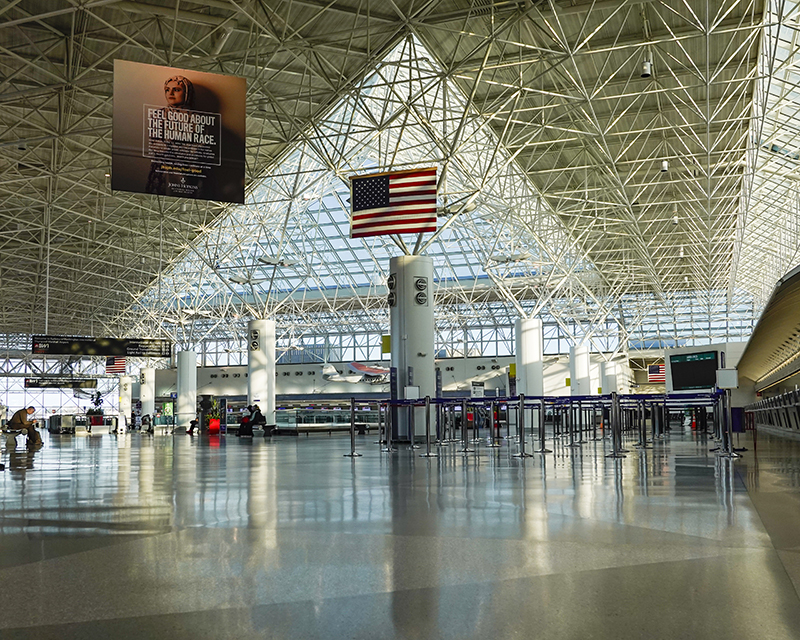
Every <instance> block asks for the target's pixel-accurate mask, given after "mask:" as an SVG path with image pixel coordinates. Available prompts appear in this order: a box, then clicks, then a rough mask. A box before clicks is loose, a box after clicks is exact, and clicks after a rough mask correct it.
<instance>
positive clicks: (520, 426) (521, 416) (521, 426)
mask: <svg viewBox="0 0 800 640" xmlns="http://www.w3.org/2000/svg"><path fill="white" fill-rule="evenodd" d="M508 409H509V410H511V407H510V406H509V407H508ZM517 416H518V418H517V431H518V432H519V453H515V454H514V457H515V458H532V457H533V454H531V453H526V452H525V395H524V394H522V393H520V394H519V409H518V410H517Z"/></svg>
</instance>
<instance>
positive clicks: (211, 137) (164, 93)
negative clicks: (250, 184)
mask: <svg viewBox="0 0 800 640" xmlns="http://www.w3.org/2000/svg"><path fill="white" fill-rule="evenodd" d="M246 89H247V86H246V81H245V79H244V78H238V77H235V76H225V75H220V74H217V73H205V72H202V71H190V70H187V69H178V68H174V67H161V66H157V65H152V64H141V63H138V62H129V61H126V60H115V61H114V119H113V123H114V124H113V141H112V151H111V188H112V189H115V190H119V191H133V192H135V193H152V194H158V195H165V196H177V197H183V198H192V199H196V200H216V201H219V202H233V203H239V204H242V203H244V170H245V161H244V146H245V135H246V134H245V93H246Z"/></svg>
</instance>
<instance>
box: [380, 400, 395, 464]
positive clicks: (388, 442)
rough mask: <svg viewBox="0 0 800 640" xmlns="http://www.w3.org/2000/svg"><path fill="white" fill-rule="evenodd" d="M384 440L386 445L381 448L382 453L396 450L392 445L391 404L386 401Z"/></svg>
mask: <svg viewBox="0 0 800 640" xmlns="http://www.w3.org/2000/svg"><path fill="white" fill-rule="evenodd" d="M385 441H386V447H384V448H383V449H381V451H383V452H384V453H393V452H394V451H397V449H395V448H394V447H393V446H392V405H391V404H390V403H389V402H387V403H386V436H385Z"/></svg>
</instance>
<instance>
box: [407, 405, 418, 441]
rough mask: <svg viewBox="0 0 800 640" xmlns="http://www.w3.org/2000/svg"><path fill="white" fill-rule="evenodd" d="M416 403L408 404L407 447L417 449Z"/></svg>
mask: <svg viewBox="0 0 800 640" xmlns="http://www.w3.org/2000/svg"><path fill="white" fill-rule="evenodd" d="M416 409H417V403H416V402H412V403H411V404H410V405H409V406H408V439H409V441H410V442H411V445H410V446H409V447H408V448H409V449H412V450H413V449H419V448H420V447H419V445H418V444H417V415H416V414H417V411H416Z"/></svg>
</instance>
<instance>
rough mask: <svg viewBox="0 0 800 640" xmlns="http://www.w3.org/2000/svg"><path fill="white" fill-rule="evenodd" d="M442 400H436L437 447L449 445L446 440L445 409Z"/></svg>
mask: <svg viewBox="0 0 800 640" xmlns="http://www.w3.org/2000/svg"><path fill="white" fill-rule="evenodd" d="M443 409H444V408H443V407H442V404H441V402H439V400H438V398H437V400H436V446H437V447H444V446H447V442H445V439H446V438H445V435H446V431H445V424H444V411H443Z"/></svg>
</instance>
